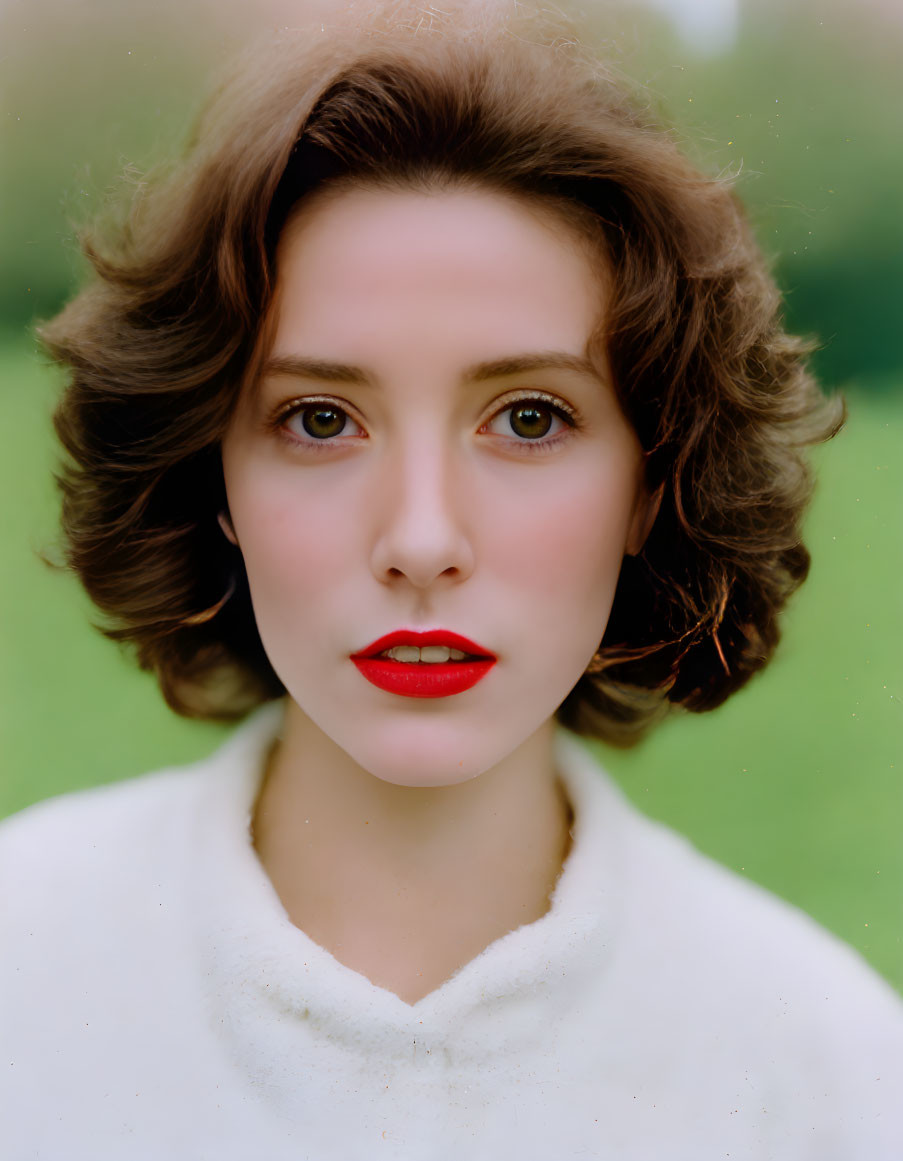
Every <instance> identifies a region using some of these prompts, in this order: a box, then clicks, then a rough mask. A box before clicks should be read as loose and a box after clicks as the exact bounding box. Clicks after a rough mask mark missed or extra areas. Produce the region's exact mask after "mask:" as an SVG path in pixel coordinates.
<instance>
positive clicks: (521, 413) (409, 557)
mask: <svg viewBox="0 0 903 1161" xmlns="http://www.w3.org/2000/svg"><path fill="white" fill-rule="evenodd" d="M277 258H278V284H277V288H278V292H277V297H276V303H275V306H274V310H275V311H276V315H275V318H274V320H273V321H274V323H275V338H274V341H273V345H272V351H271V355H270V358H269V362H268V365H267V366H268V370H265V372H264V374H263V377H262V380H261V381H260V383H259V384H258V385H257V386H255V388H254V389H253V391H248V392H247V393H246V395H245V397H244V398H243V401H242V403H241V405H240V407H239V409H238V410H237V412H236V414H235V416H234V419H233V421H232V424H231V426H230V429H229V431H228V433H227V435H226V438H225V440H224V443H223V465H224V470H225V480H226V490H227V495H228V501H229V511H230V516H231V524H232V529H234V536H235V539H236V542H237V544H238V545H239V547H240V549H241V552H242V555H243V557H244V562H245V566H246V568H247V574H248V580H249V584H250V590H251V597H252V600H253V604H254V611H255V615H256V618H257V624H258V627H259V631H260V635H261V638H262V640H263V644H264V647H265V649H266V651H267V654H268V656H269V658H270V661H271V663H272V666H273V668H274V669H275V671H276V673H277V674H278V675H279V677H280V678H281V680H282V682H283V683H284V685H285V687H286V689H287V690H288V693H289V695H290V696H291V698H292V699H293V700H294V702H295V703H296V706H297V710H294V711H293V712H296V713H297V712H298V711H300V712H301V713H302V714H303V715H305V717H306V719H308V725H309V726H310V727H311V728H315V729H318V730H321V731H323V732H324V733H325V734H326V735H327V736H328V737H329V738H330V739H332V741H333V742H334V743H335V744H337V745H338V746H339V747H341V749H342V750H344V751H345V752H346V753H347V754H348V755H349V756H350V757H351V758H353V759H354V760H355V761H356V762H357V763H358V764H359V765H361V766H362V767H363V768H364V769H366V770H368V771H370V772H371V773H372V774H374V775H375V776H377V777H379V778H382V779H385V780H386V781H389V782H394V783H397V784H399V785H449V784H452V783H456V782H462V781H465V780H467V779H470V778H473V777H475V776H476V775H478V774H480V773H482V772H484V771H486V770H488V769H489V768H491V767H492V766H493V765H494V764H495V763H497V762H499V761H501V760H502V759H503V758H505V757H507V756H508V755H509V754H510V753H511V752H512V751H513V750H514V749H515V748H516V747H518V746H519V745H521V744H522V743H523V742H525V741H526V740H527V739H528V738H529V737H531V736H532V735H533V734H534V733H535V732H536V731H537V730H539V729H540V728H541V727H543V726H544V725H546V724H547V723H548V722H549V719H550V717H551V715H552V714H553V713H554V711H555V709H556V708H557V707H558V705H559V704H560V703H561V702H562V701H563V700H564V698H565V697H566V696H567V694H568V693H569V691H570V690H571V689H572V688H573V686H574V685H575V684H576V682H577V680H578V679H579V678H580V676H581V674H582V673H583V671H584V669H585V667H586V665H587V663H588V662H589V660H590V658H591V657H592V655H593V653H594V651H595V650H596V648H597V647H598V644H599V641H600V639H601V637H602V634H603V631H604V629H605V625H606V621H607V618H608V614H609V610H610V607H611V602H612V598H613V595H614V590H615V584H616V581H617V577H618V572H619V569H620V566H621V560H622V557H623V555H624V553H625V551H636V550H638V549H639V547H640V544H641V542H642V538H643V536H644V534H645V524H646V522H647V512H648V502H647V498H646V495H645V491H644V489H643V487H642V483H641V478H642V455H641V449H640V446H639V443H638V440H637V438H636V435H635V434H634V432H633V429H632V428H631V427H630V425H629V424H628V422H627V420H626V419H625V418H624V416H623V414H622V413H621V411H620V409H619V406H618V404H617V402H616V399H615V395H614V392H613V390H612V387H611V386H610V384H609V382H608V381H607V379H606V377H605V375H604V372H603V374H602V376H601V377H599V376H597V375H596V374H595V373H594V372H593V370H592V367H591V366H590V364H589V362H588V361H587V358H586V347H587V341H588V339H589V337H590V334H591V332H592V331H593V330H594V328H595V325H596V324H597V321H598V319H599V316H600V308H602V309H604V289H603V286H602V283H601V281H600V279H599V277H598V273H597V272H594V270H593V267H592V265H591V261H590V258H589V254H588V250H587V249H586V247H585V245H584V244H581V243H580V242H579V241H578V240H577V238H576V235H575V233H574V232H573V231H572V229H571V228H570V227H568V226H566V225H564V224H563V223H562V221H561V220H560V219H559V218H558V216H557V215H556V214H555V213H554V212H553V211H551V210H546V209H542V208H535V207H533V206H529V207H527V206H526V205H525V204H522V203H521V202H519V201H517V200H515V199H513V198H510V197H508V196H506V195H503V194H497V193H492V192H485V191H479V190H473V189H466V190H465V189H461V190H456V191H452V192H448V191H446V192H438V191H437V192H435V193H415V192H397V191H384V190H382V191H375V190H368V189H357V190H353V191H350V192H349V191H345V192H341V193H338V194H333V195H331V196H326V197H321V198H320V199H318V200H316V201H314V202H313V203H309V204H307V205H305V206H303V207H302V208H301V209H300V210H299V211H298V212H297V213H296V215H295V216H294V218H293V219H292V220H291V221H290V223H289V225H288V226H287V227H286V229H285V231H284V233H283V236H282V238H281V240H280V243H279V249H278V255H277ZM400 629H408V630H417V631H422V630H427V629H442V630H449V631H451V632H453V633H456V634H459V635H461V636H464V637H466V638H468V639H469V640H470V641H472V642H475V643H477V644H478V645H479V646H481V647H482V648H483V649H485V650H487V651H489V652H491V653H492V654H493V655H494V656H495V658H496V660H495V663H494V664H492V665H490V666H488V667H485V666H484V672H483V676H481V677H480V679H479V680H477V681H476V684H473V685H471V686H470V687H469V688H466V689H464V690H462V691H461V692H450V691H451V690H452V689H453V688H454V685H455V681H454V675H453V674H452V677H451V678H449V679H448V680H449V681H450V682H451V683H452V684H447V685H445V684H443V682H444V681H445V680H446V679H445V678H439V677H438V676H437V679H436V686H437V688H434V689H432V693H433V696H422V695H423V692H424V689H423V680H422V679H423V676H424V671H425V670H426V669H427V666H428V664H429V663H428V662H427V661H426V660H422V661H417V662H413V663H412V662H410V661H408V662H404V661H398V660H396V661H394V662H390V663H389V664H390V667H392V668H394V669H395V670H396V671H397V670H398V668H399V666H400V665H405V664H406V665H408V667H409V668H407V669H406V670H404V674H411V675H412V679H411V680H412V686H413V689H412V692H414V691H419V694H420V696H410V695H408V694H406V693H403V692H396V691H394V689H386V688H382V687H381V685H379V684H373V681H371V680H370V679H368V677H367V676H365V673H364V670H366V669H367V668H368V667H367V666H366V665H364V666H359V665H358V664H356V662H355V661H353V660H352V656H353V655H355V654H358V653H360V652H361V651H363V650H365V649H366V647H367V646H368V645H370V644H371V643H372V642H374V641H376V640H377V639H379V638H382V637H384V636H385V635H387V634H389V633H392V632H394V631H396V630H400ZM408 656H410V655H408ZM452 664H454V663H453V662H452ZM413 665H416V672H415V671H414V670H413V668H412V666H413ZM369 668H370V669H371V670H372V669H373V668H374V667H373V666H372V665H371V666H370V667H369ZM377 668H379V666H378V663H377ZM443 668H444V667H443ZM382 671H383V672H387V669H386V666H385V665H384V666H382ZM459 672H464V670H460V671H459ZM435 673H436V674H437V675H438V674H439V673H440V671H439V670H436V671H435ZM371 676H372V674H371ZM378 677H379V674H377V678H378ZM380 680H382V679H380ZM388 680H389V682H390V685H391V675H390V678H389V679H388ZM430 680H432V678H430ZM457 684H459V685H460V684H467V682H466V681H463V682H458V683H457ZM437 692H438V696H436V694H437Z"/></svg>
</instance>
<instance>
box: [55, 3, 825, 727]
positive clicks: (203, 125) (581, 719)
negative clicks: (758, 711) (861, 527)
mask: <svg viewBox="0 0 903 1161" xmlns="http://www.w3.org/2000/svg"><path fill="white" fill-rule="evenodd" d="M455 182H465V183H470V184H476V185H478V186H480V187H481V188H486V189H489V190H493V191H499V192H507V193H511V194H514V195H516V196H519V197H529V198H531V199H538V200H539V201H541V202H545V203H546V204H548V206H549V207H550V208H552V209H554V210H555V212H557V213H559V214H561V213H564V214H565V216H568V217H570V218H571V219H572V220H573V221H574V222H583V223H585V222H586V221H587V220H591V221H592V223H593V228H594V229H595V230H597V232H598V235H599V238H600V240H601V241H602V243H603V249H604V253H605V255H606V258H605V259H604V260H605V261H606V263H607V266H608V271H607V284H608V286H609V288H610V296H609V301H608V303H607V309H606V313H605V317H604V319H603V320H602V328H603V329H602V334H603V339H604V348H605V353H606V355H607V359H608V362H609V366H610V368H611V371H612V373H613V375H614V382H615V388H616V390H617V392H618V395H619V398H620V400H621V404H622V406H623V409H624V411H625V414H626V415H627V417H628V418H629V419H630V421H631V422H632V424H633V426H634V428H635V430H636V432H637V434H638V436H639V439H640V441H641V443H642V445H643V447H644V449H645V451H646V471H647V483H648V486H649V488H650V490H651V491H655V490H657V489H661V490H662V501H661V507H660V510H659V513H658V516H657V519H656V521H655V524H654V527H653V529H652V532H651V534H650V535H649V537H648V540H647V542H646V544H645V546H644V549H643V551H642V552H641V554H640V555H639V556H636V557H627V558H626V559H625V560H624V564H623V568H622V572H621V576H620V580H619V584H618V589H617V593H616V596H615V601H614V606H613V609H612V612H611V618H610V621H609V624H608V627H607V629H606V632H605V636H604V638H603V640H602V642H601V645H600V650H599V653H598V655H597V658H596V660H595V661H594V664H593V665H592V666H591V667H590V669H591V671H588V672H587V673H586V674H585V675H584V676H583V677H582V678H581V679H580V681H579V682H578V683H577V685H576V686H575V688H574V689H573V691H572V692H571V693H570V694H569V695H568V697H567V698H566V699H565V701H564V702H563V703H562V705H561V706H560V707H559V709H558V711H557V716H558V719H559V720H560V721H561V722H562V723H563V724H565V725H566V726H568V727H569V728H571V729H573V730H576V731H577V732H580V733H584V734H589V735H592V736H595V737H600V738H605V739H607V740H609V741H615V742H620V743H627V742H629V741H630V740H632V739H633V738H635V737H637V736H639V734H640V733H641V732H642V730H643V728H644V727H646V726H647V725H648V724H649V723H650V722H651V721H652V720H653V719H654V718H656V717H657V716H659V715H660V714H661V712H663V710H664V709H666V708H668V706H670V705H682V706H684V707H686V708H687V709H690V710H697V711H699V710H707V709H711V708H713V707H714V706H717V705H719V704H720V703H721V702H723V701H724V699H725V698H726V697H727V696H728V695H729V694H730V693H732V692H733V691H734V690H736V689H738V688H739V687H740V686H742V685H743V684H744V683H745V682H746V681H747V680H748V678H749V677H750V676H751V675H752V674H753V673H755V672H756V671H757V670H758V669H760V668H761V667H762V666H763V665H764V664H765V663H766V661H767V660H768V659H769V657H770V656H771V654H772V652H773V651H774V648H775V645H776V643H777V641H778V636H779V629H778V615H779V612H780V610H781V608H782V606H783V605H784V603H785V601H786V600H787V597H788V596H789V595H790V594H791V593H792V592H793V590H794V589H796V587H797V586H798V585H799V584H800V583H801V582H802V581H803V580H804V578H805V576H806V573H807V571H808V567H809V555H808V553H807V551H806V549H805V547H804V546H803V544H802V542H801V533H800V518H801V514H802V511H803V509H804V507H805V504H806V502H807V501H808V498H809V495H810V492H811V477H810V473H809V470H808V467H807V463H806V459H805V454H804V451H805V445H808V444H812V443H815V442H817V441H820V440H822V439H825V438H828V437H829V436H830V435H833V434H834V433H835V432H836V430H837V429H838V428H839V426H840V423H841V422H842V405H841V404H840V403H838V402H837V401H834V402H832V403H828V402H827V401H826V400H825V399H824V398H823V397H822V396H821V394H820V393H819V391H818V388H817V386H816V385H815V384H814V382H813V380H812V378H811V377H810V375H809V373H808V372H807V370H806V363H805V357H806V354H807V353H808V349H807V346H806V344H804V343H802V342H801V341H800V340H798V339H796V338H793V337H790V336H788V335H787V334H786V333H785V332H784V330H783V329H782V325H781V320H780V315H779V308H780V299H779V294H778V292H777V290H776V287H775V285H774V282H773V280H772V278H771V277H770V275H769V273H768V271H767V269H766V267H765V264H764V262H763V260H762V258H761V255H760V253H759V251H758V249H757V247H756V245H755V243H754V241H753V239H752V236H751V233H750V231H749V229H748V227H747V225H746V223H745V220H744V216H743V212H742V210H741V208H740V206H739V204H738V202H737V200H736V198H735V196H734V195H733V193H732V190H731V188H730V185H729V184H728V183H727V182H725V181H724V180H722V179H712V178H709V177H706V176H704V175H703V174H701V173H700V172H698V171H697V170H696V169H695V168H694V167H693V166H691V165H690V163H689V162H688V161H687V160H686V159H685V158H684V157H683V156H682V154H681V153H680V151H679V150H678V148H677V147H676V145H675V144H674V141H673V139H672V136H671V135H670V134H669V133H668V132H667V131H665V130H662V129H661V128H659V127H658V126H657V124H656V123H655V119H654V117H653V116H652V115H651V114H650V113H649V111H648V110H647V109H646V107H645V105H644V102H643V100H642V98H639V99H638V98H637V97H636V96H635V95H633V94H631V93H629V92H626V91H625V86H624V85H623V83H621V82H616V81H614V80H612V78H611V77H610V76H609V75H608V74H607V73H606V71H605V70H604V68H603V67H602V66H601V65H600V64H599V62H598V61H597V60H595V59H594V58H593V56H592V55H591V54H590V53H588V52H587V51H586V50H584V49H582V48H581V47H580V46H579V45H578V44H577V43H576V42H575V41H574V39H573V38H571V37H569V36H567V35H564V36H563V35H562V27H561V26H560V25H555V26H553V27H550V26H548V25H547V24H546V23H545V20H544V18H539V17H537V16H534V17H532V18H529V19H527V20H526V21H525V22H523V23H521V24H520V25H519V26H518V27H517V28H516V29H515V28H512V27H511V26H510V25H508V24H505V23H504V22H502V23H500V24H497V25H489V24H484V25H483V26H480V25H479V23H475V22H474V21H470V23H469V24H468V23H464V22H462V21H461V20H457V19H456V20H455V21H453V22H449V21H443V22H442V23H441V24H439V25H438V26H437V25H436V23H435V21H434V22H433V26H432V27H431V28H430V29H425V28H424V27H423V23H422V20H421V24H420V26H417V25H416V23H414V22H408V23H406V22H405V21H404V20H399V19H397V18H396V19H395V20H394V21H388V22H386V21H384V22H383V23H382V24H380V23H378V22H375V21H371V22H370V23H369V24H365V25H362V26H358V27H357V28H356V29H351V28H349V27H347V26H346V27H341V28H336V29H333V30H332V31H330V30H329V29H326V30H324V31H322V32H321V31H320V29H319V27H318V28H317V29H316V31H314V32H310V33H308V34H299V33H294V34H292V33H287V34H284V35H283V36H282V38H281V39H277V41H276V42H274V43H270V44H267V45H266V46H264V47H262V48H258V49H257V51H255V52H253V53H251V55H250V56H248V57H246V59H245V61H244V63H243V65H240V66H239V67H238V68H236V69H235V71H234V72H233V74H232V76H231V78H229V79H227V81H226V83H225V84H224V85H222V86H221V87H220V89H219V91H218V92H217V93H216V94H215V95H214V97H213V99H212V101H211V103H210V104H209V105H208V107H207V108H206V110H205V111H204V113H203V114H202V116H201V118H200V121H199V124H198V127H197V129H196V131H195V133H194V136H193V138H192V140H191V141H190V143H189V147H188V150H187V153H186V155H185V157H184V158H183V159H182V161H181V162H180V163H179V164H178V165H177V166H176V168H175V169H174V170H173V172H172V173H171V174H170V175H169V176H168V178H167V179H166V180H164V181H161V182H157V183H156V184H150V185H148V186H147V187H146V188H145V187H143V186H142V187H139V189H138V191H137V194H136V197H135V201H134V204H133V207H132V210H131V213H130V216H129V217H128V220H127V222H126V223H125V224H124V225H120V226H119V227H118V228H117V230H116V231H115V232H113V233H112V235H111V234H110V233H109V231H108V235H107V237H106V240H104V241H101V240H99V237H100V235H99V234H98V233H97V231H95V232H94V234H93V235H91V236H88V237H87V238H86V240H85V241H84V246H85V250H86V252H87V254H88V256H89V257H90V259H91V262H92V263H93V266H94V270H95V271H96V277H95V278H94V280H93V282H92V283H91V284H90V285H89V286H88V287H87V288H86V289H84V290H83V291H82V292H81V294H80V295H79V296H78V297H77V298H76V299H75V300H74V301H73V302H72V303H70V305H69V306H68V307H67V308H66V309H65V310H64V311H63V312H62V313H61V314H60V315H59V316H58V317H57V318H56V319H54V320H52V321H51V322H50V323H48V324H47V325H45V326H44V327H43V328H42V329H41V330H40V331H39V334H40V337H41V338H42V340H43V342H44V344H45V345H46V347H47V349H48V351H49V352H50V354H51V355H52V357H53V358H54V359H55V360H57V361H59V362H60V363H63V364H65V365H67V366H68V368H69V372H70V374H69V382H68V386H67V388H66V390H65V393H64V395H63V397H62V400H61V402H60V404H59V407H58V410H57V412H56V417H55V423H56V429H57V432H58V435H59V437H60V439H61V441H62V443H63V445H64V448H65V450H66V452H67V453H68V461H67V463H66V466H65V467H64V469H63V471H62V473H61V476H60V484H61V487H62V494H63V513H62V519H63V528H64V532H65V537H66V540H67V546H68V547H67V559H68V562H69V564H70V566H71V567H72V568H73V569H74V570H75V571H76V573H77V574H78V575H79V577H80V578H81V580H82V582H83V583H84V585H85V588H86V589H87V591H88V593H89V594H90V596H91V597H92V599H93V600H94V602H95V603H96V604H97V605H98V606H99V608H100V609H101V610H102V611H103V613H104V614H105V616H106V622H105V627H104V632H106V633H107V634H108V635H109V636H110V637H113V638H115V639H117V640H120V641H124V642H128V643H130V644H131V645H132V646H133V647H134V648H135V651H136V653H137V659H138V661H139V663H140V665H141V666H142V667H143V668H145V669H148V670H151V671H153V672H154V673H155V674H156V675H157V677H158V679H159V682H160V685H161V687H162V690H163V693H164V695H165V697H166V699H167V701H168V702H169V704H170V705H171V706H172V707H173V709H175V710H176V711H177V712H179V713H182V714H186V715H191V716H197V717H209V718H234V717H237V716H239V715H241V714H243V713H244V712H246V711H247V710H248V709H249V708H251V707H253V706H254V705H256V704H258V703H259V702H261V701H264V700H267V699H269V698H274V697H277V696H280V695H282V694H283V693H284V689H283V687H282V685H281V683H280V681H279V679H278V677H277V676H276V674H275V673H274V672H273V670H272V668H271V666H270V664H269V662H268V660H267V657H266V655H265V653H264V650H263V647H262V645H261V642H260V639H259V636H258V634H257V630H256V626H255V623H254V617H253V612H252V609H251V603H250V596H249V593H248V587H247V581H246V577H245V574H244V568H243V565H242V562H241V557H240V554H239V553H238V551H237V549H235V548H234V547H233V546H232V545H231V544H229V543H228V542H227V541H226V539H225V538H224V537H223V536H222V534H221V532H220V529H219V527H218V525H217V514H218V513H219V512H220V511H222V510H224V509H225V507H226V497H225V489H224V485H223V476H222V466H221V459H220V441H221V439H222V436H223V434H224V431H225V429H226V426H227V424H228V422H229V420H230V417H231V415H232V412H233V409H234V407H235V404H236V400H237V397H238V394H239V392H240V391H241V390H242V389H243V387H244V386H245V385H246V384H247V383H248V381H249V380H253V378H254V375H255V374H256V372H257V369H258V368H259V364H260V359H261V357H262V353H265V348H266V342H267V336H266V330H267V328H266V326H265V323H266V320H267V318H268V307H269V305H270V303H271V301H272V295H273V289H274V283H275V279H276V275H277V271H276V266H275V251H276V243H277V241H278V238H279V235H280V231H281V229H282V227H283V225H284V224H285V222H286V220H287V217H288V215H289V213H290V212H291V211H292V209H293V208H295V207H296V206H297V205H298V203H299V202H300V200H301V199H303V198H305V197H307V196H308V195H310V194H311V193H312V192H313V191H315V190H320V189H323V188H324V187H325V186H327V185H329V184H330V183H351V184H354V183H363V184H371V185H372V184H377V185H380V186H388V187H390V188H398V187H401V188H411V187H414V188H421V187H426V188H431V187H435V185H436V184H437V183H438V184H440V185H441V184H443V183H452V184H453V183H455ZM226 593H231V596H230V597H229V599H228V600H226V601H225V602H223V596H224V594H226Z"/></svg>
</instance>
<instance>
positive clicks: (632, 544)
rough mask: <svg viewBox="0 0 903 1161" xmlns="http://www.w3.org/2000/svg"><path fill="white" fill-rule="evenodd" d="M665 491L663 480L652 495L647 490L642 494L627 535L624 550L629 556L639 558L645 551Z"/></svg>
mask: <svg viewBox="0 0 903 1161" xmlns="http://www.w3.org/2000/svg"><path fill="white" fill-rule="evenodd" d="M664 491H665V482H664V480H663V481H662V482H661V483H660V484H659V486H658V487H657V488H656V489H655V491H654V492H653V493H652V495H650V494H649V493H648V492H647V491H646V489H645V488H643V490H642V492H641V493H640V496H639V498H638V499H637V505H636V508H635V510H634V513H633V520H632V521H631V523H630V531H629V532H628V534H627V545H626V547H625V549H624V551H625V552H626V553H627V555H628V556H638V555H639V554H640V553H641V552H642V551H643V545H644V544H645V543H646V538H647V537H648V535H649V533H650V532H651V531H652V525H653V524H654V523H655V518H656V516H658V510H659V508H660V507H661V506H662V496H663V495H664Z"/></svg>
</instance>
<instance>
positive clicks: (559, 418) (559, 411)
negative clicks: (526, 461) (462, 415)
mask: <svg viewBox="0 0 903 1161" xmlns="http://www.w3.org/2000/svg"><path fill="white" fill-rule="evenodd" d="M575 426H576V416H575V415H574V414H573V413H571V412H570V410H569V409H567V408H566V407H565V406H564V405H563V403H560V402H553V401H552V400H551V399H544V398H542V397H539V396H537V397H534V396H529V397H525V398H519V399H516V400H514V401H513V402H510V403H508V404H506V405H505V406H504V407H503V408H502V409H501V411H498V412H497V413H496V414H495V415H494V416H493V418H492V419H491V420H490V421H489V422H488V423H487V424H485V425H484V428H483V430H485V431H490V432H492V433H493V434H494V435H503V436H509V437H510V436H514V437H516V441H517V442H522V443H534V444H535V443H538V442H540V441H542V443H543V444H548V443H557V442H558V440H557V437H559V436H561V435H562V434H563V433H564V432H566V431H567V429H568V428H572V427H575ZM546 436H550V438H549V439H546V438H545V437H546Z"/></svg>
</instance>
